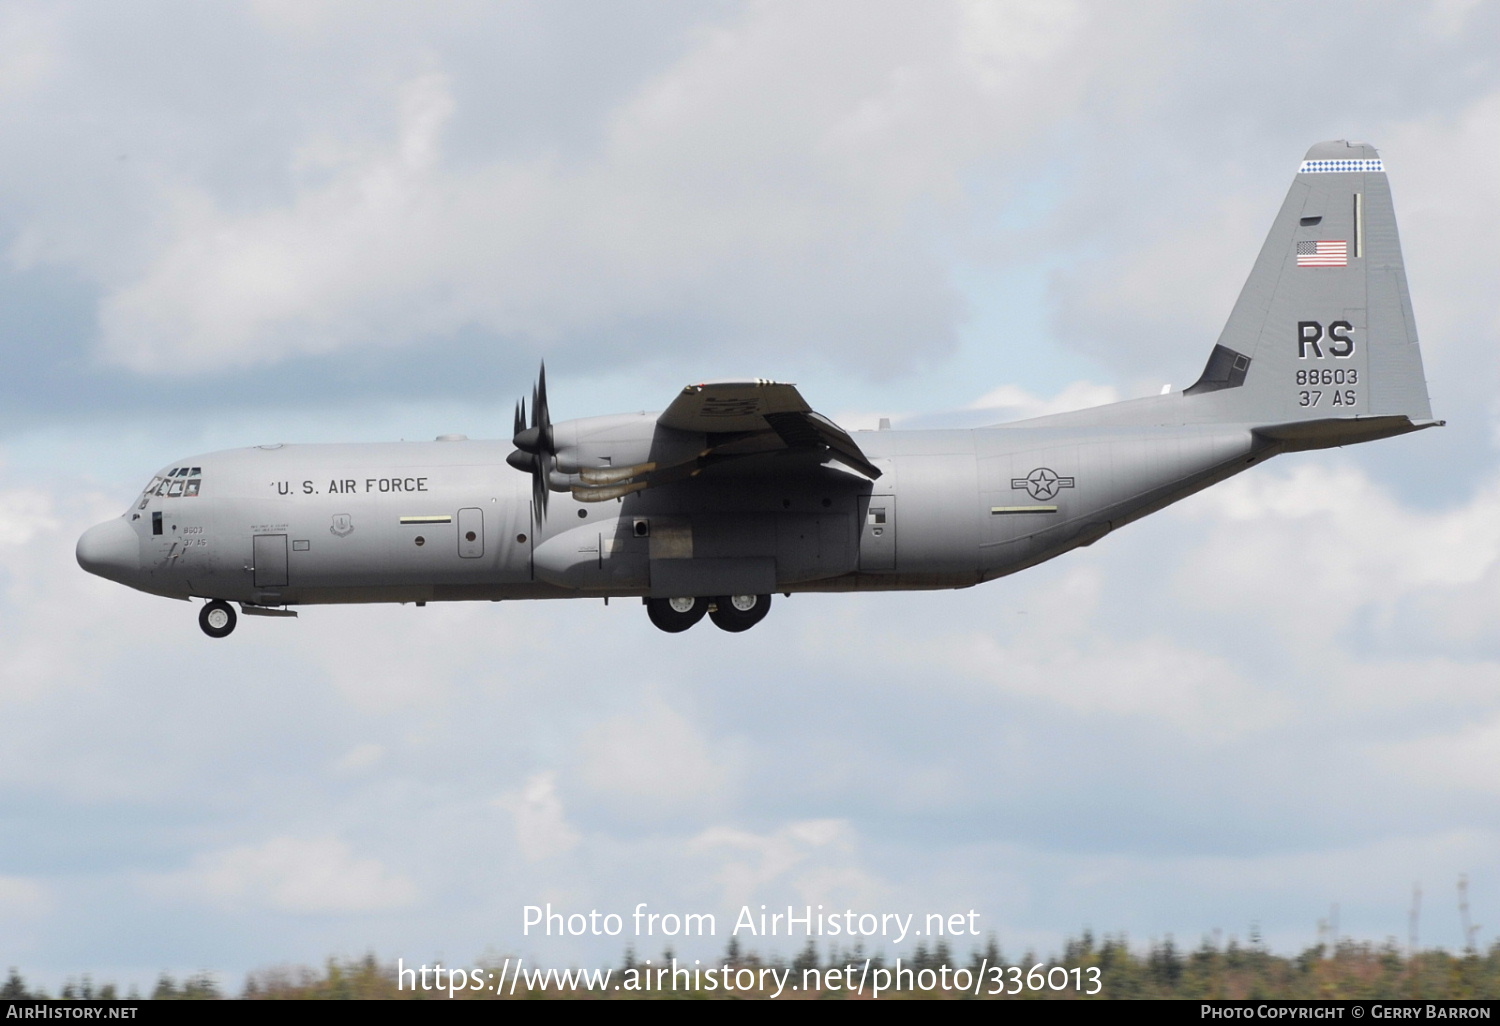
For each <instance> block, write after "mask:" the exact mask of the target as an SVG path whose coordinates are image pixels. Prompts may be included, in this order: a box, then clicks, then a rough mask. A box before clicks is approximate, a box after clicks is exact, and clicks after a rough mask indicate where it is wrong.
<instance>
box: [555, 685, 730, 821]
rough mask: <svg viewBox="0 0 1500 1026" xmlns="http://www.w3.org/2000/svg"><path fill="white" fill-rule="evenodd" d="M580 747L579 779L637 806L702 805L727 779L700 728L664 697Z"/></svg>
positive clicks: (605, 726) (604, 727) (602, 728)
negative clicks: (581, 752) (580, 765)
mask: <svg viewBox="0 0 1500 1026" xmlns="http://www.w3.org/2000/svg"><path fill="white" fill-rule="evenodd" d="M581 747H582V751H583V765H582V767H581V768H580V771H579V777H580V779H581V780H582V781H583V782H584V783H586V784H587V785H588V786H589V787H590V788H592V789H593V790H595V791H597V792H599V793H600V794H606V795H609V796H611V797H613V798H616V799H619V800H623V801H626V802H629V803H630V805H631V807H632V808H635V809H646V810H652V811H662V810H665V809H671V808H677V807H681V806H689V807H693V806H701V805H702V804H703V802H704V801H705V800H707V799H709V798H712V797H713V796H715V795H716V794H718V793H719V792H720V791H721V790H722V789H723V787H724V784H725V782H726V777H727V768H726V767H725V766H724V765H723V763H722V761H721V759H718V758H715V753H713V752H712V751H711V750H710V747H709V743H708V741H707V740H706V739H705V738H704V737H703V736H702V733H701V731H700V730H699V729H698V728H697V727H696V726H695V725H694V724H693V723H692V722H691V721H690V720H689V719H688V718H687V717H686V716H684V715H682V714H681V713H680V712H678V711H677V710H675V709H673V708H671V707H669V706H668V705H667V704H666V703H665V702H663V701H661V700H660V699H657V700H654V701H650V702H648V703H647V704H646V706H645V708H643V709H641V710H639V711H634V712H630V713H626V714H624V715H621V716H617V717H614V718H612V719H609V720H607V721H605V722H603V723H601V724H599V725H598V726H596V727H594V728H593V729H591V730H590V731H589V732H588V733H587V734H586V735H585V736H584V738H583V742H582V745H581Z"/></svg>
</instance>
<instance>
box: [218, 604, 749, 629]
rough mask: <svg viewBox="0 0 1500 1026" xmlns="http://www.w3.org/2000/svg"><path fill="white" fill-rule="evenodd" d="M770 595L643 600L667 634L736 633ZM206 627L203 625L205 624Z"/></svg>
mask: <svg viewBox="0 0 1500 1026" xmlns="http://www.w3.org/2000/svg"><path fill="white" fill-rule="evenodd" d="M770 609H771V596H770V595H719V596H717V597H715V598H711V599H710V598H703V597H698V598H689V597H683V598H665V599H662V598H656V599H647V600H646V615H647V616H649V617H651V622H652V623H654V624H656V626H657V627H658V628H660V629H661V630H664V631H666V632H667V633H669V634H677V633H679V632H681V631H685V630H687V629H688V628H689V627H691V626H693V624H695V623H697V622H698V621H699V620H701V619H703V614H705V613H707V614H708V617H709V619H711V620H713V622H714V626H715V627H718V628H719V629H720V630H725V631H729V632H731V633H734V634H738V633H739V632H740V631H748V630H749V629H750V628H751V627H754V626H755V625H756V624H758V623H760V622H761V621H762V620H764V619H765V618H766V613H767V612H769V611H770ZM205 629H206V628H205Z"/></svg>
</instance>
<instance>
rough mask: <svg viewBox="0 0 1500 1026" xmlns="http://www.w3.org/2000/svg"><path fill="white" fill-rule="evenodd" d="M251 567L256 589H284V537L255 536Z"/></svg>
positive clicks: (285, 573) (274, 535)
mask: <svg viewBox="0 0 1500 1026" xmlns="http://www.w3.org/2000/svg"><path fill="white" fill-rule="evenodd" d="M240 551H242V552H243V551H244V550H243V549H241V550H240ZM251 565H252V566H253V567H254V568H255V586H256V587H257V588H285V587H286V582H287V569H286V535H284V534H257V535H256V536H255V545H254V549H253V550H252V562H251Z"/></svg>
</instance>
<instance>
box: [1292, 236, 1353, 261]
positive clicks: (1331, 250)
mask: <svg viewBox="0 0 1500 1026" xmlns="http://www.w3.org/2000/svg"><path fill="white" fill-rule="evenodd" d="M1348 264H1349V244H1348V243H1347V242H1345V241H1344V240H1343V239H1338V240H1337V241H1327V242H1324V241H1319V242H1299V243H1297V266H1298V267H1346V266H1348Z"/></svg>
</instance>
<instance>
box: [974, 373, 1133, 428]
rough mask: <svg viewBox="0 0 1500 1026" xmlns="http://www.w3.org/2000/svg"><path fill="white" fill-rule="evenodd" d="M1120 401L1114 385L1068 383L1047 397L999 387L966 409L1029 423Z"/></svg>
mask: <svg viewBox="0 0 1500 1026" xmlns="http://www.w3.org/2000/svg"><path fill="white" fill-rule="evenodd" d="M1121 398H1122V397H1121V395H1120V390H1119V389H1118V388H1115V387H1114V386H1113V385H1096V384H1094V383H1093V382H1091V381H1074V382H1070V383H1069V384H1067V385H1065V386H1064V387H1063V389H1062V391H1060V392H1058V393H1057V394H1056V395H1054V396H1050V397H1047V396H1038V395H1033V394H1032V393H1030V392H1028V391H1026V390H1025V389H1024V388H1021V387H1019V386H1017V385H1001V386H1000V387H999V388H997V389H995V390H994V391H991V392H986V393H985V394H984V395H982V396H980V397H979V398H978V399H975V400H974V401H973V402H972V403H970V404H969V405H968V409H971V410H995V411H996V413H997V414H999V413H1001V412H1003V413H1004V414H1005V415H1006V417H1007V418H1008V419H1012V420H1029V419H1030V418H1032V417H1045V416H1047V415H1048V414H1049V413H1067V412H1069V411H1071V410H1084V409H1088V408H1089V407H1091V406H1103V405H1105V404H1106V403H1117V402H1119V401H1120V399H1121Z"/></svg>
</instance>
